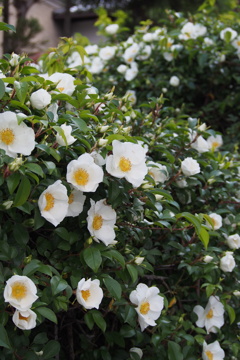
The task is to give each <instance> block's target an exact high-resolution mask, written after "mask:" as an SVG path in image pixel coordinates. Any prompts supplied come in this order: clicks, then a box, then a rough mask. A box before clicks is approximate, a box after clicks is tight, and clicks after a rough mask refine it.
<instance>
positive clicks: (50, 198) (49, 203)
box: [43, 193, 54, 211]
mask: <svg viewBox="0 0 240 360" xmlns="http://www.w3.org/2000/svg"><path fill="white" fill-rule="evenodd" d="M45 199H46V202H47V203H46V206H45V208H44V209H43V210H44V211H49V210H51V209H52V208H53V207H54V196H53V195H52V194H50V193H46V194H45Z"/></svg>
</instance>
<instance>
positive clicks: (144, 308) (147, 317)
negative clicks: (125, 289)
mask: <svg viewBox="0 0 240 360" xmlns="http://www.w3.org/2000/svg"><path fill="white" fill-rule="evenodd" d="M158 294H159V289H158V288H157V287H156V286H152V287H148V286H147V285H145V284H142V283H140V284H138V286H137V288H136V290H133V291H132V292H131V294H130V301H131V302H132V303H133V304H135V305H136V306H137V308H136V309H135V310H136V312H137V313H138V321H139V324H140V327H141V331H143V330H144V329H145V328H146V327H147V326H149V325H150V326H154V325H156V322H155V320H157V319H158V318H159V316H160V314H161V311H162V309H163V306H164V304H163V297H162V296H160V295H158Z"/></svg>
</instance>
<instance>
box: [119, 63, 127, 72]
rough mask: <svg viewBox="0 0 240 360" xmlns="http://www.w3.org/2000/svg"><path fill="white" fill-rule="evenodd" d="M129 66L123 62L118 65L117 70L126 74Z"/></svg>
mask: <svg viewBox="0 0 240 360" xmlns="http://www.w3.org/2000/svg"><path fill="white" fill-rule="evenodd" d="M127 69H128V67H127V65H124V64H121V65H119V66H118V67H117V71H118V72H119V73H120V74H125V72H126V71H127Z"/></svg>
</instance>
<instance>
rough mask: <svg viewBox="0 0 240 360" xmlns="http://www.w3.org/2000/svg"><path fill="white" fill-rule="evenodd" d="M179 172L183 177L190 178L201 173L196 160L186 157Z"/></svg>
mask: <svg viewBox="0 0 240 360" xmlns="http://www.w3.org/2000/svg"><path fill="white" fill-rule="evenodd" d="M181 170H182V172H183V174H184V175H185V176H192V175H195V174H198V173H200V171H201V170H200V166H199V164H198V162H197V160H194V159H193V158H192V157H187V158H186V159H184V160H183V161H182V164H181Z"/></svg>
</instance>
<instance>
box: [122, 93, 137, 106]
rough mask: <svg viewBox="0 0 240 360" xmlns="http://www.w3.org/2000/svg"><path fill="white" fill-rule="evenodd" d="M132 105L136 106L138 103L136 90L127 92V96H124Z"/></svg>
mask: <svg viewBox="0 0 240 360" xmlns="http://www.w3.org/2000/svg"><path fill="white" fill-rule="evenodd" d="M124 96H125V97H126V98H127V99H128V100H129V101H130V103H131V104H132V105H134V104H136V102H137V96H136V91H134V90H127V91H126V94H125V95H124Z"/></svg>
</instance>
